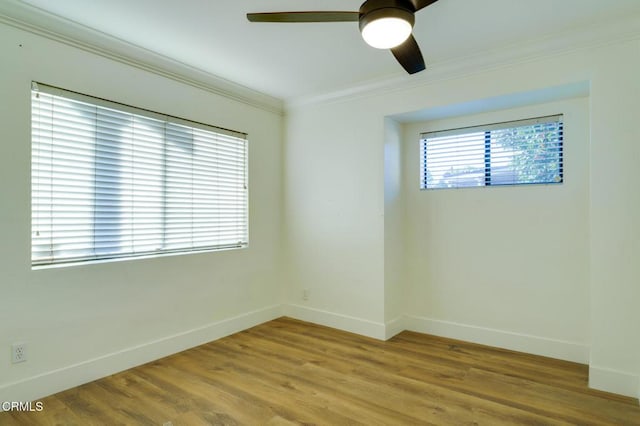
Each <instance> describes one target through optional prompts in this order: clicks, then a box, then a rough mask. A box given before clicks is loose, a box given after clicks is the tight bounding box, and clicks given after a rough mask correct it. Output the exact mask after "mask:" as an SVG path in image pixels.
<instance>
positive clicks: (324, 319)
mask: <svg viewBox="0 0 640 426" xmlns="http://www.w3.org/2000/svg"><path fill="white" fill-rule="evenodd" d="M283 311H284V315H286V316H288V317H291V318H295V319H299V320H301V321H307V322H312V323H314V324H319V325H324V326H327V327H331V328H337V329H339V330H343V331H348V332H351V333H356V334H361V335H363V336H367V337H372V338H374V339H378V340H385V338H386V332H385V328H386V327H385V325H384V324H383V323H378V322H374V321H369V320H365V319H362V318H356V317H351V316H348V315H342V314H337V313H335V312H329V311H323V310H320V309H315V308H308V307H306V306H300V305H292V304H290V305H284V307H283Z"/></svg>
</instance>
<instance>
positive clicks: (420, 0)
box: [411, 0, 438, 12]
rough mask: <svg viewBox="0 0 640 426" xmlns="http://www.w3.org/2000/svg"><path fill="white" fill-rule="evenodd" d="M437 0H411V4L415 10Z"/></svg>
mask: <svg viewBox="0 0 640 426" xmlns="http://www.w3.org/2000/svg"><path fill="white" fill-rule="evenodd" d="M437 1H438V0H411V3H412V4H413V8H414V10H415V11H416V12H417V11H419V10H420V9H424V8H425V7H427V6H429V5H430V4H432V3H435V2H437Z"/></svg>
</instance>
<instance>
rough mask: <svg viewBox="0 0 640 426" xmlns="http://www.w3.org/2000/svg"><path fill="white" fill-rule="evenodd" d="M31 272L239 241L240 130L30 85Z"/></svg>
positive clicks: (243, 169) (243, 232) (242, 204)
mask: <svg viewBox="0 0 640 426" xmlns="http://www.w3.org/2000/svg"><path fill="white" fill-rule="evenodd" d="M31 126H32V127H31V130H32V136H31V137H32V163H31V164H32V167H31V173H32V181H31V215H32V218H31V226H32V238H31V262H32V265H34V266H40V265H51V264H62V263H70V262H82V261H89V260H102V259H115V258H130V257H137V256H150V255H158V254H167V253H184V252H193V251H203V250H216V249H225V248H240V247H245V246H246V245H247V244H248V212H247V202H248V200H247V140H246V135H245V134H243V133H238V132H233V131H229V130H225V129H220V128H216V127H212V126H208V125H203V124H200V123H195V122H190V121H186V120H182V119H179V118H175V117H170V116H166V115H161V114H156V113H153V112H150V111H146V110H141V109H137V108H133V107H129V106H126V105H121V104H117V103H113V102H109V101H105V100H102V99H96V98H92V97H89V96H85V95H81V94H78V93H74V92H69V91H65V90H61V89H56V88H53V87H48V86H45V85H42V84H37V83H34V84H33V86H32V110H31Z"/></svg>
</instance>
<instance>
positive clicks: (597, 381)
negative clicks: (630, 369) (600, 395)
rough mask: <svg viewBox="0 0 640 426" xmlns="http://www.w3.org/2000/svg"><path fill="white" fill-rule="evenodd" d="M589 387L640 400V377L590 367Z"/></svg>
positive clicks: (608, 369)
mask: <svg viewBox="0 0 640 426" xmlns="http://www.w3.org/2000/svg"><path fill="white" fill-rule="evenodd" d="M589 387H590V388H593V389H597V390H601V391H605V392H611V393H617V394H620V395H625V396H630V397H632V398H639V399H640V376H637V375H634V374H631V373H627V372H624V371H618V370H613V369H610V368H604V367H598V366H594V365H590V366H589Z"/></svg>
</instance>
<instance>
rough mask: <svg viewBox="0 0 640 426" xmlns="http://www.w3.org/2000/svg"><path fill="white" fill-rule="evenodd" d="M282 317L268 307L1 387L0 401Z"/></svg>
mask: <svg viewBox="0 0 640 426" xmlns="http://www.w3.org/2000/svg"><path fill="white" fill-rule="evenodd" d="M281 316H282V305H274V306H269V307H266V308H263V309H259V310H256V311H252V312H247V313H244V314H241V315H237V316H235V317H232V318H227V319H224V320H221V321H217V322H214V323H211V324H207V325H205V326H202V327H198V328H194V329H192V330H188V331H185V332H183V333H179V334H175V335H173V336H168V337H165V338H162V339H159V340H155V341H152V342H148V343H144V344H141V345H139V346H135V347H131V348H127V349H124V350H121V351H118V352H114V353H110V354H107V355H104V356H101V357H98V358H95V359H90V360H87V361H83V362H80V363H77V364H74V365H70V366H67V367H63V368H60V369H57V370H53V371H48V372H45V373H42V374H39V375H37V376H33V377H29V378H26V379H24V380H21V381H18V382H14V383H9V384H5V385H3V386H0V401H35V400H37V399H39V398H43V397H45V396H48V395H52V394H54V393H57V392H60V391H63V390H66V389H69V388H72V387H75V386H80V385H82V384H84V383H88V382H91V381H93V380H96V379H99V378H102V377H106V376H108V375H111V374H114V373H118V372H120V371H124V370H127V369H129V368H132V367H135V366H138V365H142V364H145V363H147V362H151V361H154V360H157V359H160V358H163V357H166V356H169V355H172V354H175V353H178V352H181V351H184V350H186V349H189V348H193V347H195V346H198V345H202V344H204V343H208V342H211V341H213V340H216V339H220V338H222V337H225V336H228V335H231V334H233V333H237V332H239V331H242V330H246V329H248V328H251V327H253V326H256V325H258V324H262V323H264V322H267V321H271V320H273V319H276V318H279V317H281Z"/></svg>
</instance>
